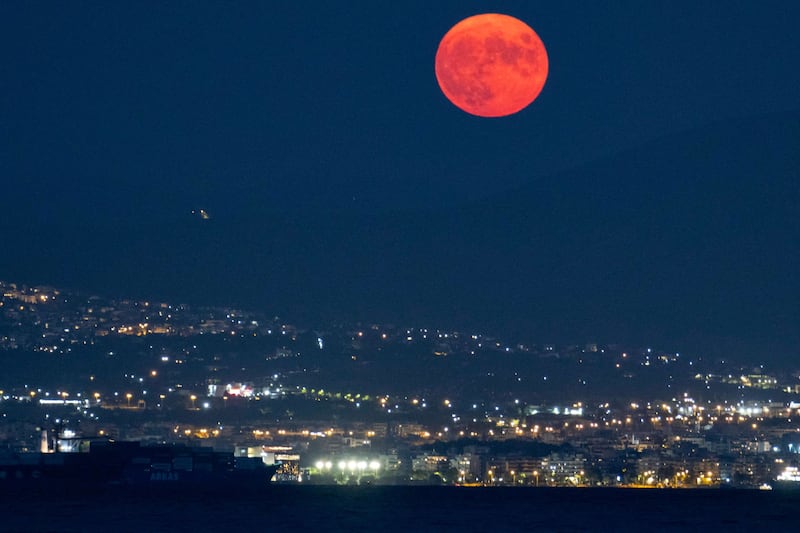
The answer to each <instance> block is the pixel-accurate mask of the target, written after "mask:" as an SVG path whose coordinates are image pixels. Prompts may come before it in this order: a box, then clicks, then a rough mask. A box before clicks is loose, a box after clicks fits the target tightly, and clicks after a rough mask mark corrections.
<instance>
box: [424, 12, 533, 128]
mask: <svg viewBox="0 0 800 533" xmlns="http://www.w3.org/2000/svg"><path fill="white" fill-rule="evenodd" d="M547 70H548V63H547V51H546V50H545V48H544V44H543V43H542V40H541V39H540V38H539V36H538V35H536V32H535V31H533V30H532V29H531V27H530V26H528V25H527V24H525V23H524V22H522V21H521V20H519V19H516V18H514V17H510V16H508V15H501V14H498V13H486V14H483V15H475V16H472V17H469V18H465V19H464V20H462V21H461V22H459V23H458V24H456V25H455V26H453V27H452V28H451V29H450V31H448V32H447V33H446V34H445V36H444V37H443V38H442V42H441V43H439V49H438V50H437V51H436V80H437V81H438V82H439V87H441V89H442V92H443V93H444V95H445V96H446V97H447V99H448V100H450V101H451V102H452V103H453V104H455V105H456V106H457V107H459V108H460V109H462V110H464V111H466V112H467V113H470V114H472V115H477V116H479V117H504V116H506V115H511V114H514V113H516V112H517V111H520V110H522V109H524V108H525V107H527V106H528V105H529V104H530V103H531V102H533V101H534V100H535V99H536V97H537V96H539V93H540V92H541V91H542V87H544V82H545V80H546V79H547Z"/></svg>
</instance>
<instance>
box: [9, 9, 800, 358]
mask: <svg viewBox="0 0 800 533" xmlns="http://www.w3.org/2000/svg"><path fill="white" fill-rule="evenodd" d="M481 12H503V13H507V14H510V15H513V16H516V17H518V18H520V19H522V20H524V21H525V22H526V23H528V24H529V25H530V26H531V27H533V28H534V29H535V30H536V32H537V33H538V34H539V36H540V37H541V38H542V40H543V41H544V43H545V46H546V47H547V50H548V55H549V60H550V75H549V78H548V81H547V84H546V85H545V87H544V90H543V91H542V93H541V95H540V96H539V98H538V99H537V100H536V101H535V102H534V103H533V104H532V105H531V106H530V107H529V108H527V109H525V110H523V111H522V112H520V113H518V114H516V115H513V116H510V117H506V118H501V119H482V118H478V117H473V116H470V115H468V114H466V113H464V112H462V111H460V110H459V109H457V108H456V107H454V106H453V105H452V104H450V103H449V102H448V101H447V100H446V99H445V97H444V96H443V95H442V93H441V91H440V90H439V88H438V85H437V83H436V79H435V76H434V70H433V60H434V55H435V53H436V48H437V45H438V42H439V40H440V39H441V37H442V36H443V35H444V34H445V33H446V32H447V30H448V29H449V28H450V27H451V26H452V25H454V24H455V23H456V22H458V21H459V20H461V19H462V18H464V17H467V16H470V15H473V14H476V13H481ZM798 20H800V4H798V3H796V2H785V1H781V2H778V1H776V2H738V1H731V2H725V3H720V2H711V1H701V2H633V1H630V2H616V3H612V4H609V3H607V2H581V3H580V4H574V5H566V6H565V5H564V4H563V3H556V2H551V3H543V2H541V3H540V2H530V1H519V2H465V1H437V2H433V3H432V2H421V1H415V0H414V1H403V2H396V3H390V2H340V3H337V2H316V3H312V2H305V3H303V2H280V3H279V2H253V3H247V2H234V3H231V2H193V3H180V2H168V3H159V2H77V1H76V2H60V3H56V2H45V3H40V2H3V3H2V4H0V172H1V173H2V182H1V185H0V186H1V187H2V189H0V190H2V199H3V201H2V204H1V206H0V242H2V243H3V247H2V255H1V256H0V279H5V280H8V281H18V282H26V283H33V284H50V285H57V286H63V287H67V288H75V289H84V290H89V291H96V292H99V293H104V294H109V295H112V296H134V297H139V296H141V297H155V298H160V299H170V300H180V301H186V302H190V303H208V304H235V305H238V306H242V307H247V308H252V309H257V310H264V311H267V312H270V313H275V314H281V315H286V316H289V317H296V318H298V319H305V320H309V321H323V320H363V321H367V322H386V321H396V322H397V323H400V324H408V325H427V326H431V327H437V326H441V327H453V328H479V329H483V330H485V331H487V332H491V331H497V332H500V333H513V334H515V335H519V336H521V337H524V338H527V339H528V340H532V341H539V342H566V341H579V342H584V341H600V342H613V341H622V342H654V343H661V345H662V347H664V348H670V347H674V348H675V349H688V350H696V351H700V352H703V353H706V352H708V353H714V354H718V355H726V354H731V355H736V356H739V357H740V358H742V359H743V360H751V361H759V360H763V359H770V358H772V359H774V360H784V361H788V360H793V359H794V358H797V357H798V356H800V282H799V281H798V274H797V272H798V266H800V253H799V252H798V242H800V222H799V221H798V216H797V212H798V206H800V187H799V186H798V169H799V168H800V91H798V87H800V69H798V68H797V65H798V64H800V61H799V60H800V44H798V42H800V41H799V40H798V38H797V29H796V25H797V21H798ZM199 209H204V210H206V211H207V212H208V213H209V214H210V215H211V219H210V220H202V219H201V218H200V217H198V216H197V215H196V214H194V215H193V214H192V211H193V210H195V211H196V210H199Z"/></svg>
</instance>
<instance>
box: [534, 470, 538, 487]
mask: <svg viewBox="0 0 800 533" xmlns="http://www.w3.org/2000/svg"><path fill="white" fill-rule="evenodd" d="M533 477H534V478H535V479H536V486H537V487H538V486H539V471H538V470H534V471H533Z"/></svg>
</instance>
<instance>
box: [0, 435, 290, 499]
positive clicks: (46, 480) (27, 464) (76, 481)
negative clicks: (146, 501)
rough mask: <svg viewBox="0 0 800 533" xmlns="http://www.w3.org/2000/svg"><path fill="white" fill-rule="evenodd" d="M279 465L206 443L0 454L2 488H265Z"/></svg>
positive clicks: (114, 444) (97, 445) (113, 444)
mask: <svg viewBox="0 0 800 533" xmlns="http://www.w3.org/2000/svg"><path fill="white" fill-rule="evenodd" d="M278 467H279V465H278V464H274V465H267V464H264V462H263V461H262V460H261V458H260V457H254V458H250V457H234V455H233V452H219V451H214V450H213V449H212V448H210V447H199V446H188V445H183V444H164V445H154V446H145V445H142V444H141V443H139V442H128V441H95V442H92V443H91V445H90V447H89V451H88V452H76V453H65V452H54V453H42V452H39V453H4V452H0V488H4V487H6V488H8V487H11V488H19V487H22V486H29V487H42V488H46V487H59V486H66V487H77V486H82V487H107V486H120V485H122V486H129V487H148V488H154V487H158V486H164V487H174V486H181V487H186V488H197V489H209V488H211V489H218V488H225V489H226V490H229V489H237V488H243V489H251V488H256V487H261V486H267V484H268V483H269V482H270V480H271V479H272V476H273V475H274V474H275V472H276V470H277V469H278Z"/></svg>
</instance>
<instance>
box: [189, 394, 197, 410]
mask: <svg viewBox="0 0 800 533" xmlns="http://www.w3.org/2000/svg"><path fill="white" fill-rule="evenodd" d="M189 399H190V400H192V409H194V408H195V406H194V402H195V400H197V396H195V395H194V394H192V395H191V396H189Z"/></svg>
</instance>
